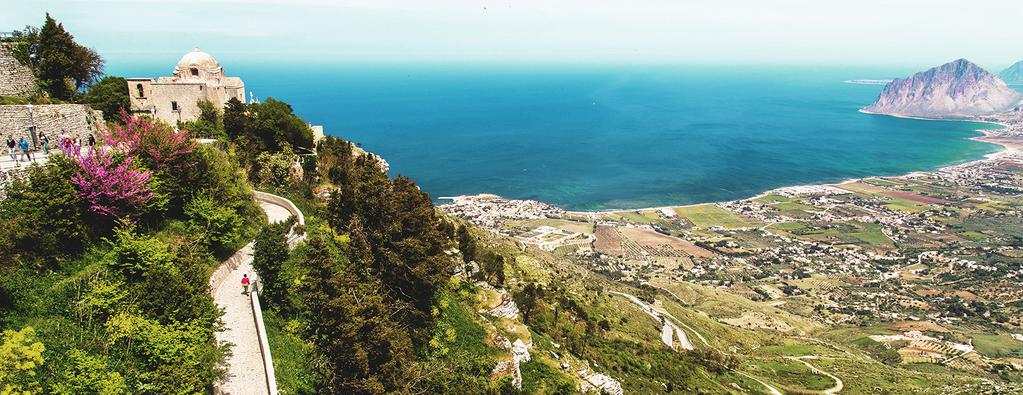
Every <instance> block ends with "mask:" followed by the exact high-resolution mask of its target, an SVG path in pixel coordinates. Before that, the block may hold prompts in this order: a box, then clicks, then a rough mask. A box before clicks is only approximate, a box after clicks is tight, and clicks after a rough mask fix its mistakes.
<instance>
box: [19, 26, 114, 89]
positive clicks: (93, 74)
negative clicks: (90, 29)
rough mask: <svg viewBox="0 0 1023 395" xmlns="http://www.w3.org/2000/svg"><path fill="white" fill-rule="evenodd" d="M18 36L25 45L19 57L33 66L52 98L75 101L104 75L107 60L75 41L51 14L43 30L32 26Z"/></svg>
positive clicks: (38, 81) (38, 78) (40, 85)
mask: <svg viewBox="0 0 1023 395" xmlns="http://www.w3.org/2000/svg"><path fill="white" fill-rule="evenodd" d="M17 37H18V38H20V39H22V41H23V45H22V46H20V49H19V50H18V52H17V53H16V55H17V56H18V57H19V58H20V60H21V61H22V62H26V63H28V64H29V65H30V66H31V67H32V70H33V72H34V73H35V76H36V82H37V83H38V84H39V87H40V88H41V89H42V91H43V92H46V93H47V94H48V95H49V96H50V97H52V98H55V99H60V100H68V101H69V100H73V99H74V98H75V97H76V96H77V95H78V93H79V92H80V91H81V90H82V89H84V88H86V87H88V86H90V85H91V84H92V83H93V82H96V80H97V79H98V78H99V77H100V76H101V75H103V64H104V61H103V58H102V57H100V56H99V54H98V53H96V51H93V50H92V49H90V48H88V47H85V46H83V45H80V44H78V43H77V42H75V37H74V36H73V35H71V33H69V32H68V31H67V30H65V29H64V25H63V24H61V23H59V22H57V20H56V19H53V17H51V16H50V14H49V13H47V14H46V20H45V22H43V26H42V27H41V28H39V29H35V28H33V27H28V28H26V29H25V30H24V31H23V32H19V33H18V34H17Z"/></svg>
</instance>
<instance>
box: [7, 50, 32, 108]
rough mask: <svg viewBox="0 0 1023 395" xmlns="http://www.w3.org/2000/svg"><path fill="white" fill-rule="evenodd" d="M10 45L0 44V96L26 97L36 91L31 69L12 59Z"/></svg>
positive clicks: (12, 54)
mask: <svg viewBox="0 0 1023 395" xmlns="http://www.w3.org/2000/svg"><path fill="white" fill-rule="evenodd" d="M13 49H14V45H13V44H11V43H0V96H17V97H28V96H31V95H32V94H33V93H35V91H36V80H35V77H34V76H33V75H32V69H31V68H30V67H28V66H26V65H23V64H21V62H19V61H18V59H15V58H14V53H13V52H12V50H13Z"/></svg>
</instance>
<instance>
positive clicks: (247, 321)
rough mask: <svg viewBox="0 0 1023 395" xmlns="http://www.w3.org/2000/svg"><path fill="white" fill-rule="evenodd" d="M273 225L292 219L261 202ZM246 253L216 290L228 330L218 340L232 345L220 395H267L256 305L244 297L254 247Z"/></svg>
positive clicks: (278, 209)
mask: <svg viewBox="0 0 1023 395" xmlns="http://www.w3.org/2000/svg"><path fill="white" fill-rule="evenodd" d="M260 206H261V207H262V208H263V211H265V212H266V216H267V218H268V219H269V220H270V223H277V222H281V221H284V220H287V219H288V217H290V216H291V213H289V212H288V210H287V209H285V208H284V207H281V206H278V205H276V204H271V203H266V202H260ZM239 253H241V254H245V257H244V259H243V260H242V261H241V262H240V263H239V264H238V268H236V269H235V270H234V271H232V272H231V273H230V274H229V275H228V276H227V278H225V279H224V281H223V282H222V283H221V284H220V286H219V287H218V288H217V289H215V290H213V300H214V302H216V303H217V306H218V307H220V308H222V309H224V317H223V320H224V325H225V326H226V329H225V330H224V331H223V332H219V333H217V340H219V341H222V342H228V343H231V344H232V346H231V355H230V356H228V357H227V365H228V370H227V377H226V378H225V380H224V382H223V383H220V385H219V390H220V391H219V392H218V393H219V394H231V395H250V394H251V395H265V394H267V392H268V391H267V387H266V371H265V370H264V368H263V355H262V354H261V353H260V351H259V334H258V333H257V332H256V325H255V321H254V320H255V319H254V318H253V315H252V302H251V301H250V300H249V296H248V295H245V294H242V286H241V282H242V275H243V274H248V275H249V277H250V278H255V277H256V273H255V271H254V270H253V269H252V244H251V243H250V244H248V245H246V246H245V248H242V250H241V251H239Z"/></svg>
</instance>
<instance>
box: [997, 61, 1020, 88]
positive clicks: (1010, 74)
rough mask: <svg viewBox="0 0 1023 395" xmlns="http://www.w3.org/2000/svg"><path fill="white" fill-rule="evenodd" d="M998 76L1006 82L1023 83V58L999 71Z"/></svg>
mask: <svg viewBox="0 0 1023 395" xmlns="http://www.w3.org/2000/svg"><path fill="white" fill-rule="evenodd" d="M998 78H1001V79H1002V81H1005V83H1006V84H1012V85H1023V60H1021V61H1019V62H1016V63H1014V64H1013V65H1012V66H1009V67H1008V68H1006V69H1005V70H1002V72H1001V73H998Z"/></svg>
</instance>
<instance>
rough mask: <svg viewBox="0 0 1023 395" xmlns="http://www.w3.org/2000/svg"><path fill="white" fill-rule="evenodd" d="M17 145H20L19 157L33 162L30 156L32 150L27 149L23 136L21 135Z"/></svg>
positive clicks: (26, 141)
mask: <svg viewBox="0 0 1023 395" xmlns="http://www.w3.org/2000/svg"><path fill="white" fill-rule="evenodd" d="M18 147H21V159H26V158H27V159H28V161H29V162H35V159H33V158H32V152H31V151H29V145H28V140H25V136H21V140H20V141H18Z"/></svg>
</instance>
